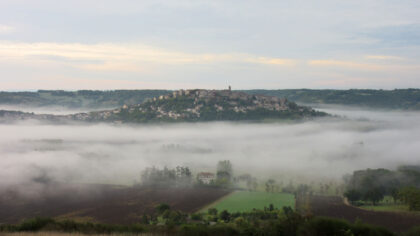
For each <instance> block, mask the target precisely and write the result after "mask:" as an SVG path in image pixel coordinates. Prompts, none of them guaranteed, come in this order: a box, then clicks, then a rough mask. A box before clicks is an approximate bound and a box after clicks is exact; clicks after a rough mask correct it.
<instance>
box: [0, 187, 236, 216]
mask: <svg viewBox="0 0 420 236" xmlns="http://www.w3.org/2000/svg"><path fill="white" fill-rule="evenodd" d="M55 190H56V191H53V190H52V189H49V190H48V191H46V193H44V194H42V195H40V196H33V197H31V196H19V195H17V194H16V193H14V192H13V191H8V192H3V193H2V194H1V195H2V197H0V223H18V222H20V221H21V220H23V219H27V218H33V217H36V216H41V217H59V218H74V219H93V220H94V221H96V222H102V223H114V224H129V223H136V222H139V220H140V218H141V217H142V215H143V214H151V213H154V208H155V206H156V205H157V204H160V203H167V204H169V205H170V206H171V207H172V208H173V209H176V210H181V211H184V212H195V211H197V210H199V209H201V208H202V207H204V206H206V205H208V204H210V203H212V202H214V201H216V200H217V199H219V198H221V197H223V196H225V195H227V194H229V193H230V191H228V190H225V189H216V188H202V187H200V188H150V187H119V186H111V185H66V186H62V185H60V186H56V188H55Z"/></svg>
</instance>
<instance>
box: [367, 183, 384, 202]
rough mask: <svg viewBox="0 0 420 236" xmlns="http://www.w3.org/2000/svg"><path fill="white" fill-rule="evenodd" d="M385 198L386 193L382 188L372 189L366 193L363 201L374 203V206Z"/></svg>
mask: <svg viewBox="0 0 420 236" xmlns="http://www.w3.org/2000/svg"><path fill="white" fill-rule="evenodd" d="M383 198H384V192H383V190H382V189H381V188H378V187H376V188H372V189H369V190H368V191H366V192H365V194H364V196H363V199H364V200H366V201H372V204H373V205H376V204H377V203H378V202H379V201H381V200H382V199H383Z"/></svg>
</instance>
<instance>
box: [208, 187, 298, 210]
mask: <svg viewBox="0 0 420 236" xmlns="http://www.w3.org/2000/svg"><path fill="white" fill-rule="evenodd" d="M270 203H272V204H273V205H274V207H275V208H278V209H281V208H282V207H284V206H290V207H292V208H294V207H295V198H294V196H293V195H292V194H287V193H266V192H247V191H237V192H234V193H232V194H230V195H228V196H226V197H224V198H222V199H221V200H219V201H217V202H215V203H213V204H211V205H209V206H207V207H206V208H204V209H202V210H201V211H207V209H209V208H213V207H214V208H216V209H217V210H219V211H222V210H228V211H229V212H245V211H250V210H252V209H254V208H255V209H264V207H268V205H269V204H270Z"/></svg>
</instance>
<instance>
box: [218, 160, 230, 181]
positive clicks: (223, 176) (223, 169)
mask: <svg viewBox="0 0 420 236" xmlns="http://www.w3.org/2000/svg"><path fill="white" fill-rule="evenodd" d="M232 177H233V169H232V164H231V163H230V161H229V160H224V161H219V162H218V163H217V183H218V184H220V185H229V184H230V183H231V181H232Z"/></svg>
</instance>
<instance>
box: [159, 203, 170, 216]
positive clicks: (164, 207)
mask: <svg viewBox="0 0 420 236" xmlns="http://www.w3.org/2000/svg"><path fill="white" fill-rule="evenodd" d="M170 209H171V207H170V206H169V205H168V204H166V203H161V204H159V205H157V206H156V210H157V212H158V213H159V214H163V213H164V212H165V211H166V210H170Z"/></svg>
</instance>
